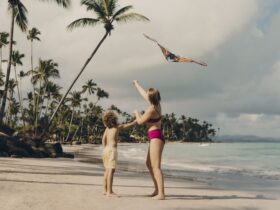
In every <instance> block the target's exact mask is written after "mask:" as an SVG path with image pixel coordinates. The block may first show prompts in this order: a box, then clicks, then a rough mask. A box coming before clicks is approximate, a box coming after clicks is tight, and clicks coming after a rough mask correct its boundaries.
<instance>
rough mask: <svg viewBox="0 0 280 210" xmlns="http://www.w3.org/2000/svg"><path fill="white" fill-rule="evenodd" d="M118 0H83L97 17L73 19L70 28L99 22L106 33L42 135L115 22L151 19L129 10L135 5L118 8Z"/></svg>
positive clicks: (82, 3)
mask: <svg viewBox="0 0 280 210" xmlns="http://www.w3.org/2000/svg"><path fill="white" fill-rule="evenodd" d="M117 3H118V0H81V5H82V6H85V7H86V9H87V10H89V11H93V12H94V13H95V14H96V16H97V17H96V18H80V19H77V20H75V21H73V22H72V23H71V24H69V25H68V27H67V28H68V29H69V30H72V29H74V28H77V27H85V26H96V25H98V24H102V25H103V26H104V28H105V34H104V36H103V37H102V39H101V40H100V42H99V43H98V45H97V46H96V48H95V49H94V50H93V52H92V53H91V55H90V56H89V58H88V59H87V60H86V62H85V63H84V65H83V66H82V68H81V70H80V72H79V74H78V75H77V76H76V78H75V79H74V81H73V82H72V83H71V85H70V87H69V88H68V90H67V91H66V93H65V94H64V96H63V97H62V99H61V100H60V102H59V104H58V106H57V108H56V110H55V111H54V113H53V115H52V116H51V118H50V121H49V123H48V125H47V126H46V128H45V130H44V132H43V133H42V136H43V135H44V134H45V132H46V130H48V127H49V126H50V124H51V123H52V120H53V118H54V116H55V115H56V113H57V111H58V110H59V107H60V106H61V105H62V103H63V102H64V100H65V98H66V96H67V95H68V93H69V91H70V90H71V89H72V87H73V86H74V84H75V83H76V81H77V80H78V78H79V77H80V75H81V74H82V73H83V71H84V70H85V68H86V67H87V65H88V64H89V62H90V61H91V59H92V58H93V56H94V55H95V53H96V52H97V50H98V49H99V47H100V46H101V44H102V43H103V42H104V40H105V39H106V38H107V36H108V35H111V31H112V30H113V29H114V26H113V23H114V22H116V23H125V22H128V21H133V20H137V21H149V19H148V18H147V17H145V16H143V15H141V14H138V13H133V12H129V11H130V10H131V9H132V8H133V7H132V6H131V5H129V6H125V7H122V8H120V9H118V4H117Z"/></svg>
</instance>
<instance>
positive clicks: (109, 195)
mask: <svg viewBox="0 0 280 210" xmlns="http://www.w3.org/2000/svg"><path fill="white" fill-rule="evenodd" d="M107 197H120V196H119V195H118V194H116V193H114V192H112V193H107Z"/></svg>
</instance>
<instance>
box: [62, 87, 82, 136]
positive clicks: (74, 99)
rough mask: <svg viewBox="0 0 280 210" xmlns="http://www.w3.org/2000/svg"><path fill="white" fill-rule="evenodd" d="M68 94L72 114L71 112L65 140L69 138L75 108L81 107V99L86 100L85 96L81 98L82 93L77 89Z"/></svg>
mask: <svg viewBox="0 0 280 210" xmlns="http://www.w3.org/2000/svg"><path fill="white" fill-rule="evenodd" d="M70 96H71V97H70V98H69V101H70V103H71V108H72V114H71V119H70V125H69V130H68V134H67V136H66V138H65V140H66V141H68V138H69V136H70V133H71V127H72V122H73V118H74V114H75V108H79V107H81V103H82V101H84V100H86V98H82V93H81V92H78V91H73V92H72V93H70Z"/></svg>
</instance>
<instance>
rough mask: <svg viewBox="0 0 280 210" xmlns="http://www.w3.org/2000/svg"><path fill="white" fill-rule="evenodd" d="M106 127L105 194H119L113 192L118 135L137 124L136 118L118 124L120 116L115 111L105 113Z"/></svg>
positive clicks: (104, 121) (104, 139) (104, 146)
mask: <svg viewBox="0 0 280 210" xmlns="http://www.w3.org/2000/svg"><path fill="white" fill-rule="evenodd" d="M102 120H103V124H104V125H105V127H106V129H105V131H104V134H103V138H102V145H103V164H104V167H105V173H104V193H103V194H104V195H107V196H117V194H116V193H114V192H113V176H114V172H115V169H116V165H117V158H118V153H117V144H118V135H119V131H120V130H121V129H126V128H130V127H132V126H133V125H135V124H136V120H134V121H133V122H130V123H127V124H122V125H119V124H118V117H117V115H116V114H115V113H114V112H113V111H109V112H107V113H105V115H104V116H103V118H102Z"/></svg>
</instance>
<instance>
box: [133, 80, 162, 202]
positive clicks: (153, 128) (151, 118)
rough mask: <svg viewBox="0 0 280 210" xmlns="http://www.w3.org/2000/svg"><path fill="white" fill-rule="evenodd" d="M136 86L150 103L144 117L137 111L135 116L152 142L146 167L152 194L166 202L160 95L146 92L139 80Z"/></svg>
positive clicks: (154, 90)
mask: <svg viewBox="0 0 280 210" xmlns="http://www.w3.org/2000/svg"><path fill="white" fill-rule="evenodd" d="M133 84H134V86H135V87H136V89H137V90H138V92H139V93H140V95H141V96H142V97H143V98H144V99H145V100H146V101H147V102H148V104H149V107H148V109H147V110H146V112H145V113H144V114H143V115H140V114H139V112H138V111H137V110H136V111H134V112H133V114H134V115H135V116H136V121H137V124H139V125H142V124H147V125H148V127H149V129H148V138H149V140H150V144H149V150H148V155H147V160H146V165H147V167H148V169H149V172H150V174H151V176H152V179H153V182H154V185H155V191H154V192H153V193H152V197H153V199H157V200H164V199H165V195H164V180H163V174H162V170H161V156H162V151H163V148H164V144H165V141H164V137H163V134H162V132H161V106H160V100H161V98H160V93H159V91H158V90H156V89H154V88H150V89H149V90H148V91H145V89H144V88H142V87H141V86H140V84H139V83H138V81H137V80H134V81H133Z"/></svg>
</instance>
